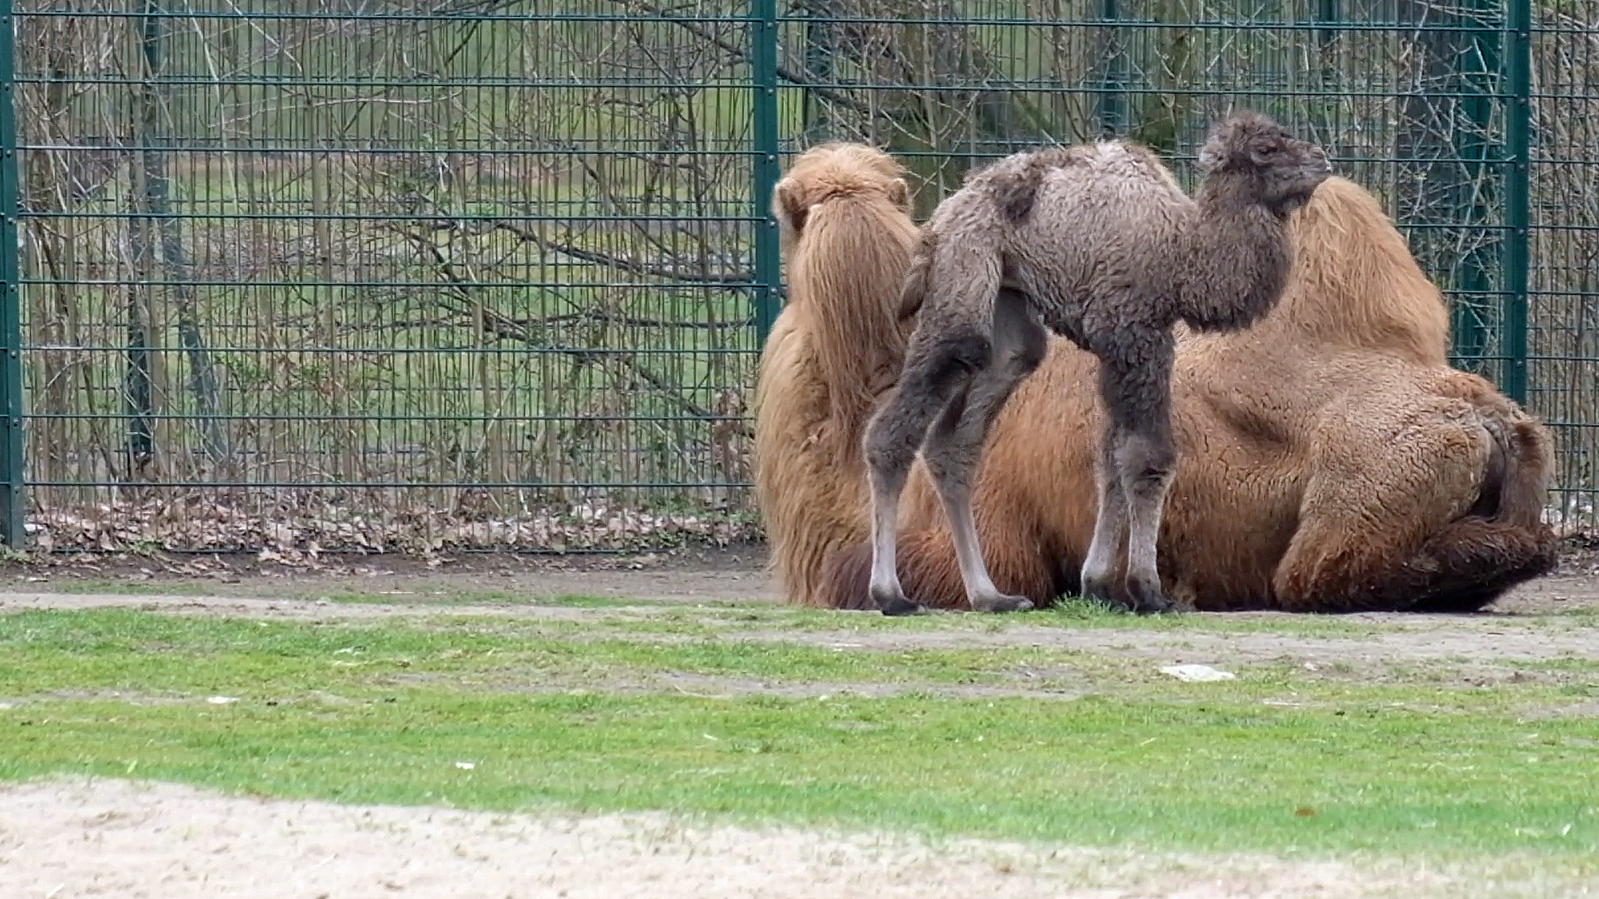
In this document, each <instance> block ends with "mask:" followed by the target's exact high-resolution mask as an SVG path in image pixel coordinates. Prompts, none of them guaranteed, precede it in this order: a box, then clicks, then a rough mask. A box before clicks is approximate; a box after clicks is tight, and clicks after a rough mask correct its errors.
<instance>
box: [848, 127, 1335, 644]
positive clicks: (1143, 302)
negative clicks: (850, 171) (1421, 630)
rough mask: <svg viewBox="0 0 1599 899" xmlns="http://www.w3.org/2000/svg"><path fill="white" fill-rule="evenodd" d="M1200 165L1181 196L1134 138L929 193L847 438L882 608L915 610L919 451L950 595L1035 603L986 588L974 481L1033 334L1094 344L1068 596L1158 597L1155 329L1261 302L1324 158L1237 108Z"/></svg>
mask: <svg viewBox="0 0 1599 899" xmlns="http://www.w3.org/2000/svg"><path fill="white" fill-rule="evenodd" d="M1199 162H1200V166H1201V167H1202V168H1204V170H1205V172H1206V175H1205V180H1204V184H1203V185H1202V187H1201V188H1200V190H1199V192H1198V194H1197V195H1196V197H1195V198H1193V199H1190V198H1189V197H1188V196H1187V195H1185V194H1184V193H1183V192H1182V189H1181V188H1179V187H1178V185H1177V182H1176V180H1175V179H1173V178H1172V176H1171V173H1170V172H1168V171H1167V170H1166V167H1165V166H1164V165H1162V164H1161V162H1160V160H1159V159H1157V158H1156V157H1155V155H1154V154H1153V153H1151V152H1149V151H1148V150H1147V149H1146V148H1144V147H1141V146H1138V145H1136V144H1128V143H1125V142H1119V141H1110V142H1103V143H1099V144H1096V145H1094V146H1081V147H1072V148H1067V149H1045V150H1035V151H1031V152H1024V153H1018V154H1015V155H1012V156H1009V157H1007V158H1005V159H1002V160H1000V161H999V162H996V163H994V164H993V165H991V166H989V167H987V168H986V169H983V170H981V171H979V172H977V173H975V174H973V175H972V176H971V177H970V178H968V179H967V181H966V184H965V186H964V187H962V188H961V189H960V190H959V191H957V192H956V193H955V194H953V195H951V196H950V197H949V198H948V199H946V200H944V202H942V203H940V204H939V206H938V209H937V211H936V212H934V214H933V217H932V220H931V221H929V222H928V223H927V227H926V228H925V229H924V231H923V243H922V247H921V249H920V251H919V252H918V254H917V258H916V260H915V262H914V263H913V265H912V270H911V272H910V273H909V274H908V275H907V277H906V282H905V283H906V289H905V297H906V302H905V304H904V308H911V307H920V312H919V313H918V321H917V326H916V331H915V333H913V334H912V335H911V339H910V343H909V345H908V347H907V350H906V357H905V364H904V368H903V370H902V372H901V374H900V378H899V383H898V385H897V386H896V388H895V390H894V392H893V394H891V396H890V398H889V399H888V400H887V401H886V402H885V403H884V405H883V407H882V408H881V409H880V410H879V411H878V412H877V413H876V414H875V415H874V417H873V418H872V420H871V422H870V423H868V425H867V430H866V434H865V437H864V443H865V452H866V461H867V474H868V478H869V482H870V484H871V486H872V516H871V528H872V551H873V556H872V574H871V588H870V590H871V595H872V598H873V599H874V600H876V602H877V606H878V608H879V609H881V610H882V612H883V614H885V615H903V614H909V613H912V612H916V611H918V610H920V608H921V605H920V604H919V603H918V602H917V601H916V600H914V599H912V598H910V596H908V595H907V594H906V593H905V591H904V590H903V588H902V585H901V583H900V581H899V578H898V576H897V574H896V570H897V565H896V561H895V556H896V540H895V537H896V534H895V522H896V520H897V518H898V507H899V500H900V495H901V493H902V491H903V489H904V485H905V479H906V477H907V475H908V474H909V472H910V469H911V466H912V464H913V463H914V461H915V457H916V454H917V451H918V449H920V452H921V456H922V459H923V460H924V462H925V464H926V466H927V470H928V472H929V474H930V475H931V476H932V478H933V480H934V482H935V484H936V485H937V487H938V491H939V495H940V497H941V498H942V500H943V503H944V511H945V513H946V514H947V515H948V517H949V521H950V533H951V537H952V541H953V548H954V553H955V558H956V561H957V564H958V566H959V568H960V571H961V577H962V580H963V581H964V583H965V586H966V593H967V603H968V604H969V605H970V606H971V607H972V608H974V609H979V610H982V611H990V612H1008V611H1015V610H1020V609H1027V608H1031V607H1032V602H1031V600H1029V599H1027V598H1026V597H1022V596H1017V595H1013V594H1007V593H1004V592H1003V591H1001V590H999V589H998V588H997V587H996V586H995V584H994V583H993V581H992V579H991V577H990V575H989V572H988V571H987V568H986V566H985V564H984V562H983V557H982V550H981V546H980V544H981V539H980V538H979V537H978V535H977V533H976V526H975V524H974V520H973V515H972V507H971V488H972V474H973V472H974V470H975V468H976V466H977V463H978V460H979V457H980V456H981V453H982V448H983V443H984V441H985V438H986V437H987V434H988V431H989V428H990V427H991V425H992V423H993V421H994V417H995V416H996V415H997V414H998V413H999V411H1000V410H1001V409H1002V408H1003V407H1004V406H1005V404H1006V402H1007V401H1008V399H1009V397H1010V394H1011V393H1012V391H1013V390H1014V389H1015V388H1016V385H1017V384H1019V383H1020V382H1021V381H1022V380H1023V379H1025V378H1026V377H1027V375H1028V374H1029V373H1031V372H1032V371H1033V370H1034V369H1036V368H1037V367H1038V364H1039V362H1040V361H1042V359H1043V357H1044V352H1045V347H1046V346H1047V341H1046V330H1045V329H1048V330H1050V331H1053V332H1055V333H1057V334H1061V335H1064V336H1066V337H1069V338H1070V339H1071V340H1072V341H1073V342H1075V343H1076V344H1077V345H1078V346H1080V347H1082V348H1083V349H1086V350H1088V351H1089V352H1091V353H1093V354H1094V355H1095V356H1096V357H1098V359H1099V361H1100V378H1099V391H1098V392H1099V396H1100V399H1101V400H1102V401H1103V402H1104V406H1105V409H1106V411H1107V413H1108V415H1107V419H1108V422H1107V425H1106V428H1105V434H1104V438H1103V441H1102V444H1101V450H1100V460H1099V467H1098V477H1097V479H1096V493H1097V496H1098V506H1097V508H1098V517H1097V519H1096V522H1095V526H1094V536H1093V541H1092V543H1091V545H1090V548H1089V552H1088V558H1087V559H1086V560H1085V561H1084V563H1083V569H1082V574H1081V582H1082V589H1083V592H1084V593H1085V594H1086V595H1090V596H1094V597H1096V598H1100V599H1104V600H1108V601H1112V602H1115V603H1118V604H1120V605H1123V606H1126V607H1127V608H1130V609H1134V610H1137V611H1162V610H1165V609H1167V608H1170V605H1171V604H1170V602H1169V600H1167V598H1166V596H1165V593H1164V590H1163V588H1162V587H1161V578H1160V573H1159V570H1158V566H1157V565H1156V545H1157V535H1158V532H1159V528H1160V519H1161V513H1162V507H1163V504H1164V500H1165V495H1166V491H1167V488H1168V485H1169V483H1170V480H1171V475H1172V466H1173V463H1174V454H1175V447H1174V446H1173V443H1172V437H1171V414H1170V405H1171V403H1170V399H1171V397H1170V379H1171V366H1172V353H1173V345H1174V344H1173V337H1172V326H1173V324H1174V323H1176V322H1177V321H1179V320H1180V321H1184V322H1187V323H1188V324H1189V325H1191V326H1193V327H1196V328H1202V329H1207V330H1227V331H1230V330H1236V329H1239V328H1245V327H1248V326H1249V325H1250V324H1252V323H1253V322H1254V321H1256V320H1257V319H1259V318H1260V317H1261V316H1262V315H1264V314H1265V313H1266V312H1267V311H1268V310H1269V309H1271V307H1272V306H1273V305H1274V304H1275V303H1276V302H1277V299H1278V297H1280V296H1281V294H1282V289H1283V286H1284V285H1285V284H1286V283H1287V281H1288V274H1289V270H1290V267H1291V264H1292V246H1291V241H1290V239H1289V237H1288V226H1287V218H1288V216H1289V214H1290V213H1291V212H1293V210H1295V209H1297V208H1298V207H1299V206H1300V205H1301V204H1303V203H1304V202H1305V201H1306V200H1307V199H1309V197H1310V195H1311V193H1312V191H1314V190H1315V188H1316V186H1317V185H1318V184H1320V183H1321V182H1322V181H1323V180H1325V179H1326V178H1327V176H1328V175H1329V174H1331V171H1332V170H1331V167H1330V166H1329V165H1328V163H1327V157H1326V156H1325V154H1323V153H1322V151H1321V150H1320V149H1319V148H1317V147H1315V146H1312V145H1311V144H1308V143H1306V142H1305V141H1302V140H1298V139H1296V138H1294V137H1292V136H1291V135H1289V134H1288V133H1287V132H1286V131H1284V130H1283V129H1282V127H1281V126H1279V125H1278V124H1277V123H1276V122H1273V121H1272V120H1271V119H1270V118H1268V117H1266V116H1263V115H1260V114H1259V113H1253V112H1239V113H1234V114H1233V115H1231V116H1229V117H1228V118H1227V119H1225V120H1224V121H1222V122H1220V123H1218V124H1217V125H1216V127H1215V128H1213V129H1212V130H1211V133H1210V135H1209V137H1208V138H1207V140H1206V142H1205V145H1204V146H1203V147H1202V148H1201V150H1200V153H1199ZM1124 541H1125V551H1126V556H1127V558H1126V564H1125V565H1124V566H1123V568H1124V571H1125V573H1124V575H1123V577H1121V578H1119V579H1118V578H1117V577H1115V572H1114V568H1115V561H1116V556H1117V554H1118V552H1120V551H1121V550H1122V548H1123V546H1124Z"/></svg>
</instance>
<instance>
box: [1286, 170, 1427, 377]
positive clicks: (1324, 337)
mask: <svg viewBox="0 0 1599 899" xmlns="http://www.w3.org/2000/svg"><path fill="white" fill-rule="evenodd" d="M1290 229H1291V231H1292V234H1293V239H1294V245H1295V253H1294V257H1295V258H1294V267H1293V272H1292V274H1291V275H1290V280H1289V285H1288V289H1287V290H1286V291H1285V293H1284V296H1283V300H1282V302H1281V303H1280V304H1279V305H1278V308H1277V309H1276V311H1275V312H1273V313H1272V314H1271V315H1270V316H1268V318H1267V320H1266V322H1263V323H1262V324H1274V325H1275V326H1276V327H1277V328H1278V329H1281V328H1283V327H1287V328H1288V329H1290V331H1291V332H1292V333H1293V334H1296V335H1299V337H1300V341H1299V342H1302V341H1304V340H1309V341H1312V342H1313V343H1315V344H1332V345H1341V346H1348V347H1359V348H1362V349H1383V350H1388V351H1390V352H1394V353H1397V354H1399V355H1401V356H1402V357H1404V358H1407V359H1409V360H1411V361H1415V362H1419V363H1422V364H1428V365H1443V364H1445V360H1446V358H1447V356H1446V354H1447V352H1448V340H1449V320H1448V315H1447V313H1446V311H1445V309H1444V304H1443V297H1442V294H1440V293H1439V291H1438V288H1437V287H1436V286H1435V285H1434V284H1433V283H1432V282H1431V281H1429V280H1428V279H1427V276H1426V274H1425V273H1424V272H1422V270H1421V267H1420V266H1419V265H1417V264H1416V260H1415V258H1414V257H1412V256H1411V255H1410V248H1409V246H1408V245H1407V244H1406V243H1405V238H1404V236H1403V235H1401V234H1400V233H1399V230H1398V229H1397V228H1395V227H1394V223H1393V220H1392V219H1391V218H1390V217H1389V216H1388V214H1387V213H1386V212H1385V211H1384V210H1383V207H1382V204H1381V203H1379V202H1378V200H1377V198H1376V197H1375V196H1373V195H1372V194H1371V193H1369V192H1368V191H1367V190H1366V189H1365V188H1363V187H1361V186H1360V185H1358V184H1356V183H1354V182H1353V181H1350V180H1348V179H1346V178H1341V177H1337V176H1334V177H1330V178H1328V179H1327V180H1326V181H1324V182H1322V184H1321V185H1320V186H1319V187H1317V188H1316V190H1315V192H1314V193H1313V194H1312V195H1311V198H1310V201H1309V202H1307V203H1306V204H1305V205H1304V206H1302V207H1300V208H1299V209H1298V210H1296V211H1295V212H1294V213H1293V216H1292V217H1291V219H1290ZM1263 336H1265V332H1264V331H1263ZM1282 336H1283V335H1281V334H1280V333H1278V334H1274V335H1272V336H1271V337H1270V338H1269V339H1271V340H1273V341H1276V342H1282V343H1283V345H1284V346H1288V345H1290V344H1289V343H1288V342H1283V341H1282Z"/></svg>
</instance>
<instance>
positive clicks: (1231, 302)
mask: <svg viewBox="0 0 1599 899" xmlns="http://www.w3.org/2000/svg"><path fill="white" fill-rule="evenodd" d="M1236 187H1238V185H1229V184H1228V183H1227V181H1226V180H1225V179H1222V178H1217V177H1212V178H1210V179H1209V180H1207V182H1206V184H1205V186H1204V187H1203V188H1201V190H1200V192H1199V194H1198V195H1197V196H1196V197H1195V198H1194V201H1195V210H1194V217H1193V219H1192V220H1191V222H1190V224H1189V227H1188V230H1187V232H1186V241H1185V242H1186V244H1187V246H1186V248H1185V249H1186V252H1185V253H1183V256H1184V257H1185V258H1184V265H1183V266H1182V268H1181V269H1180V270H1179V272H1178V278H1179V285H1178V289H1179V294H1180V296H1181V309H1182V318H1183V320H1184V321H1186V322H1187V323H1188V324H1189V325H1190V326H1192V327H1194V328H1197V329H1199V330H1201V331H1236V330H1239V329H1241V328H1247V327H1249V326H1250V325H1252V324H1254V323H1255V322H1256V321H1259V320H1260V319H1261V318H1262V317H1263V316H1265V314H1266V313H1268V312H1270V311H1271V309H1272V307H1273V306H1275V305H1276V303H1277V301H1278V299H1279V298H1280V297H1281V296H1282V292H1283V287H1284V286H1285V285H1286V284H1287V283H1288V273H1289V269H1290V268H1291V267H1292V262H1293V253H1292V249H1291V244H1290V243H1289V237H1288V226H1287V223H1286V222H1284V221H1283V219H1282V217H1280V216H1279V215H1277V214H1276V213H1274V212H1272V211H1271V210H1269V209H1267V208H1266V207H1264V206H1262V205H1260V204H1258V203H1250V202H1246V201H1244V200H1242V199H1241V197H1242V196H1243V194H1242V192H1241V191H1239V190H1237V189H1236Z"/></svg>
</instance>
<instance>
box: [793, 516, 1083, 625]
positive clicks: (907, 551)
mask: <svg viewBox="0 0 1599 899" xmlns="http://www.w3.org/2000/svg"><path fill="white" fill-rule="evenodd" d="M984 536H985V537H987V536H988V535H984ZM983 548H984V553H983V555H984V557H985V559H984V560H985V561H986V562H987V563H988V567H989V575H990V576H991V577H992V578H993V579H994V585H995V586H997V587H999V589H1000V590H1001V591H1003V592H1006V593H1012V594H1015V595H1018V596H1025V597H1027V598H1028V599H1031V600H1032V601H1033V604H1034V605H1037V606H1040V607H1042V606H1044V605H1047V604H1048V603H1049V602H1051V601H1052V600H1054V598H1055V597H1056V596H1057V595H1059V593H1060V586H1061V585H1060V584H1058V583H1057V582H1056V579H1055V577H1054V576H1053V575H1052V574H1051V566H1050V564H1049V561H1048V560H1047V559H1046V558H1045V556H1044V554H1043V553H1042V552H1040V551H1039V550H1038V549H1037V548H1036V547H1034V546H1031V545H1028V542H1027V541H1021V540H1016V541H993V542H992V543H991V542H990V540H989V539H985V541H984V547H983ZM895 557H896V560H897V561H898V565H897V566H896V567H897V568H898V570H899V579H900V584H901V585H902V586H903V587H904V588H905V595H906V596H909V597H910V598H911V599H914V600H916V601H917V602H919V603H921V604H922V605H924V606H927V607H928V608H931V609H962V610H965V609H969V608H970V606H969V605H968V604H967V602H966V588H965V586H964V585H963V584H962V583H961V573H960V566H959V565H958V564H957V563H956V561H955V549H954V546H953V545H952V544H951V542H950V537H949V532H948V531H946V530H944V529H942V528H940V529H937V530H919V531H906V532H902V533H901V534H900V535H899V547H898V550H897V551H896V553H895ZM871 579H872V547H871V544H869V543H855V544H851V545H849V546H846V547H844V548H843V549H840V550H839V551H838V552H836V553H834V554H833V555H832V556H830V557H829V558H828V560H827V563H826V565H824V566H823V568H822V577H821V586H820V587H818V589H817V595H818V596H819V597H821V599H822V602H821V603H819V604H820V605H822V606H824V607H832V608H835V609H856V610H871V609H876V608H877V603H875V602H873V601H872V597H871V595H870V593H869V592H868V590H867V588H868V586H869V585H870V583H871Z"/></svg>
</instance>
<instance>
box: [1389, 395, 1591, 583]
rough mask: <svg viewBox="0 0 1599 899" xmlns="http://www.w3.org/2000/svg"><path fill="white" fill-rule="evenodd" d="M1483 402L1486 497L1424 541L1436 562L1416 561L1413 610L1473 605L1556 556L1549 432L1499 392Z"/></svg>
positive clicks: (1538, 571) (1425, 554) (1543, 570)
mask: <svg viewBox="0 0 1599 899" xmlns="http://www.w3.org/2000/svg"><path fill="white" fill-rule="evenodd" d="M1485 401H1486V402H1485ZM1478 402H1479V404H1480V405H1479V409H1478V411H1479V413H1480V414H1482V415H1483V418H1484V420H1485V424H1486V425H1487V430H1488V432H1489V434H1490V435H1492V437H1493V440H1494V446H1493V452H1492V453H1491V454H1490V457H1489V462H1488V467H1487V469H1486V470H1485V471H1484V473H1483V482H1482V495H1481V496H1480V497H1479V499H1478V501H1477V504H1476V506H1474V507H1473V508H1472V510H1471V514H1469V515H1467V516H1466V517H1465V518H1462V519H1460V520H1458V521H1453V522H1450V523H1449V524H1448V525H1447V526H1446V527H1444V528H1443V529H1442V530H1440V531H1439V532H1438V533H1436V534H1434V535H1433V536H1432V537H1431V538H1429V539H1428V540H1427V543H1426V544H1425V545H1424V546H1423V547H1422V550H1421V554H1420V555H1421V558H1424V559H1430V560H1432V561H1433V562H1434V563H1435V564H1433V565H1426V566H1416V568H1419V569H1420V570H1417V571H1415V572H1414V574H1415V576H1416V577H1417V579H1418V580H1420V581H1422V582H1421V583H1417V584H1414V585H1409V586H1410V587H1411V590H1412V593H1411V596H1412V597H1413V599H1414V605H1413V606H1412V608H1414V609H1415V610H1416V611H1424V612H1470V611H1476V610H1478V609H1481V608H1483V607H1485V606H1487V605H1488V604H1490V603H1492V602H1493V601H1494V600H1496V599H1498V598H1499V597H1500V596H1501V595H1503V594H1504V592H1505V591H1506V590H1509V589H1510V588H1511V587H1514V586H1516V585H1517V584H1519V583H1522V582H1523V581H1527V580H1530V579H1532V578H1535V577H1538V576H1540V575H1544V574H1547V573H1549V571H1550V570H1552V569H1553V568H1554V567H1555V563H1556V562H1557V561H1558V555H1559V553H1558V541H1557V539H1556V538H1555V534H1554V531H1553V529H1551V528H1550V527H1549V526H1548V525H1547V524H1545V523H1544V521H1543V509H1544V502H1545V499H1546V497H1547V491H1548V485H1549V475H1550V470H1551V469H1552V468H1553V467H1554V444H1553V441H1552V440H1551V439H1550V436H1549V432H1548V431H1547V430H1545V429H1544V428H1543V427H1542V426H1541V425H1539V424H1538V423H1537V422H1536V421H1534V420H1533V419H1531V418H1530V417H1528V416H1527V415H1526V414H1525V413H1524V412H1522V411H1521V410H1520V409H1519V408H1517V407H1515V406H1514V405H1513V404H1512V403H1510V402H1509V401H1508V400H1506V399H1505V398H1503V397H1501V396H1498V395H1496V394H1495V395H1488V396H1484V397H1479V398H1478ZM1484 404H1485V405H1486V408H1484V407H1483V405H1484ZM1423 571H1425V572H1426V573H1425V574H1423V573H1422V572H1423ZM1400 580H1401V581H1403V580H1404V578H1400ZM1400 586H1405V585H1403V584H1401V585H1400Z"/></svg>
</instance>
